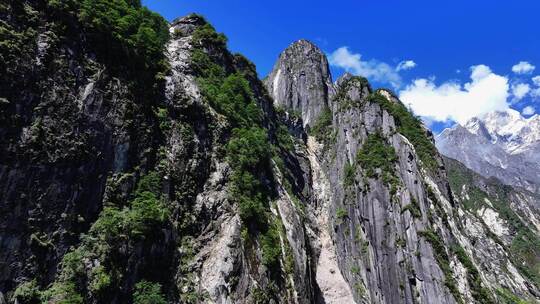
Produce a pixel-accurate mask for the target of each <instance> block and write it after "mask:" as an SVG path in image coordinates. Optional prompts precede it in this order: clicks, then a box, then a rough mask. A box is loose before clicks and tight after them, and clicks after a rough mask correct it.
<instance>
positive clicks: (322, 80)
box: [264, 40, 334, 127]
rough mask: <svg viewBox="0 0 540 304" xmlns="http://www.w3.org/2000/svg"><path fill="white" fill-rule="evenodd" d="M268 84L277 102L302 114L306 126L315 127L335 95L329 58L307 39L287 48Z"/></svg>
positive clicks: (269, 76)
mask: <svg viewBox="0 0 540 304" xmlns="http://www.w3.org/2000/svg"><path fill="white" fill-rule="evenodd" d="M264 83H265V85H266V87H267V89H268V93H269V94H270V96H271V97H272V99H273V100H274V103H275V105H276V106H277V107H283V108H286V109H289V110H290V111H291V112H293V113H299V114H300V115H301V117H302V119H303V122H304V127H307V126H313V123H314V122H315V120H316V119H317V118H318V117H319V115H320V114H321V113H322V112H323V111H324V110H325V109H326V108H328V107H329V103H330V98H331V96H332V95H333V94H334V87H333V85H332V76H331V75H330V69H329V67H328V60H327V58H326V56H325V55H324V53H323V52H322V51H321V50H320V49H319V48H318V47H317V46H316V45H314V44H313V43H311V42H309V41H307V40H298V41H296V42H294V43H292V44H291V45H290V46H289V47H288V48H287V49H285V50H284V51H283V52H282V53H281V54H280V55H279V59H278V60H277V62H276V64H275V65H274V68H273V69H272V72H271V73H270V74H269V75H268V76H267V77H266V79H265V80H264Z"/></svg>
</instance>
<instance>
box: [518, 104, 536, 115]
mask: <svg viewBox="0 0 540 304" xmlns="http://www.w3.org/2000/svg"><path fill="white" fill-rule="evenodd" d="M534 112H535V110H534V108H533V107H531V106H526V107H525V108H523V110H522V111H521V114H523V115H527V116H529V115H533V114H534Z"/></svg>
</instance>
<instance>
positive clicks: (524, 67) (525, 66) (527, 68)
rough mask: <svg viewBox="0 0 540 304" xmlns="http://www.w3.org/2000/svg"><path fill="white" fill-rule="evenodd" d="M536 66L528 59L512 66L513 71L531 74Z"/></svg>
mask: <svg viewBox="0 0 540 304" xmlns="http://www.w3.org/2000/svg"><path fill="white" fill-rule="evenodd" d="M535 68H536V67H535V66H534V65H532V64H530V63H528V62H527V61H520V62H519V63H517V64H516V65H514V66H513V67H512V72H514V73H516V74H529V73H532V71H534V69H535Z"/></svg>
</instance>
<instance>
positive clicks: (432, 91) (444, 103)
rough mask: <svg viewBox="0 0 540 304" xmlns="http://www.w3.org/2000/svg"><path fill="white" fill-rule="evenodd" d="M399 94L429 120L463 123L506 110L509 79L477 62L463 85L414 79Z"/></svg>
mask: <svg viewBox="0 0 540 304" xmlns="http://www.w3.org/2000/svg"><path fill="white" fill-rule="evenodd" d="M399 95H400V99H401V100H402V101H403V103H405V104H406V105H408V106H410V107H411V108H412V110H413V111H414V113H415V114H417V115H420V116H423V117H425V118H426V119H428V120H433V121H440V122H448V121H449V120H453V121H456V122H458V123H461V124H464V123H465V122H466V121H467V120H469V119H470V118H472V117H475V116H481V115H483V114H485V113H488V112H491V111H496V110H505V109H507V108H508V102H507V99H508V96H509V85H508V78H506V77H504V76H500V75H497V74H495V73H493V72H492V71H491V69H490V68H489V67H488V66H485V65H477V66H472V67H471V82H468V83H465V84H464V85H463V86H462V85H461V84H460V83H457V82H452V81H449V82H445V83H443V84H441V85H440V86H436V85H435V83H434V81H433V80H429V79H416V80H415V81H414V82H413V83H412V84H410V85H408V86H407V87H406V88H405V89H404V90H402V91H400V92H399Z"/></svg>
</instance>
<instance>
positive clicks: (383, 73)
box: [328, 46, 401, 88]
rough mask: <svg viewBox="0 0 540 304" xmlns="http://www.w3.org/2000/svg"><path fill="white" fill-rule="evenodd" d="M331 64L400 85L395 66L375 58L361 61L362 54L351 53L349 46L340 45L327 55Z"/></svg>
mask: <svg viewBox="0 0 540 304" xmlns="http://www.w3.org/2000/svg"><path fill="white" fill-rule="evenodd" d="M328 61H329V62H330V64H331V65H333V66H337V67H340V68H343V69H344V70H346V71H348V72H350V73H353V74H356V75H360V76H364V77H366V78H369V79H370V80H374V81H378V82H382V83H390V84H391V85H392V86H393V87H394V88H398V87H399V86H401V77H400V76H399V74H398V72H397V71H396V69H395V68H393V67H392V66H390V65H389V64H387V63H385V62H381V61H378V60H375V59H371V60H369V61H363V60H362V55H360V54H355V53H351V52H350V51H349V48H348V47H346V46H344V47H340V48H338V49H337V50H335V51H334V52H333V53H331V54H330V55H329V56H328Z"/></svg>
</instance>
